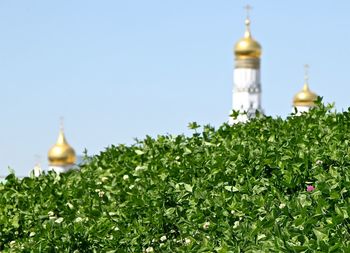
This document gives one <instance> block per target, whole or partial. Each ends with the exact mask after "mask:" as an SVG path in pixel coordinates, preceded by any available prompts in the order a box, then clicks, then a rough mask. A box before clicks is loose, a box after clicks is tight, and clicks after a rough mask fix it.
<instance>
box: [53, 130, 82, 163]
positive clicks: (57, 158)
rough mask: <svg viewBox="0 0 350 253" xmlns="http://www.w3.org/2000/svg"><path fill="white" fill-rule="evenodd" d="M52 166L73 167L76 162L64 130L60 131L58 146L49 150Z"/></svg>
mask: <svg viewBox="0 0 350 253" xmlns="http://www.w3.org/2000/svg"><path fill="white" fill-rule="evenodd" d="M48 159H49V162H50V165H54V166H65V165H72V164H74V163H75V161H76V155H75V151H74V149H73V148H72V147H71V146H70V145H69V144H68V143H67V140H66V138H65V136H64V133H63V130H62V129H61V130H60V133H59V135H58V139H57V142H56V144H55V145H54V146H53V147H52V148H51V149H50V150H49V154H48Z"/></svg>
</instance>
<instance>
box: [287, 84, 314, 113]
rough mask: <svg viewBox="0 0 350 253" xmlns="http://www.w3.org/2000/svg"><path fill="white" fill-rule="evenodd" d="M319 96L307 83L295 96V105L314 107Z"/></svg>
mask: <svg viewBox="0 0 350 253" xmlns="http://www.w3.org/2000/svg"><path fill="white" fill-rule="evenodd" d="M317 97H318V96H317V94H315V93H313V92H312V91H311V90H310V89H309V85H308V84H307V83H305V84H304V87H303V89H302V90H301V91H300V92H298V93H297V94H296V95H295V96H294V99H293V105H294V106H308V107H312V106H315V101H316V100H317Z"/></svg>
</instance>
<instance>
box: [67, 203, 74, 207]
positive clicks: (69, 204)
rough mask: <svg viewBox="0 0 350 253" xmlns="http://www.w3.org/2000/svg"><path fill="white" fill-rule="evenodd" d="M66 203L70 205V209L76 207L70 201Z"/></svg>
mask: <svg viewBox="0 0 350 253" xmlns="http://www.w3.org/2000/svg"><path fill="white" fill-rule="evenodd" d="M66 205H67V206H68V207H69V209H73V208H74V206H73V205H72V204H71V203H69V202H68V203H67V204H66Z"/></svg>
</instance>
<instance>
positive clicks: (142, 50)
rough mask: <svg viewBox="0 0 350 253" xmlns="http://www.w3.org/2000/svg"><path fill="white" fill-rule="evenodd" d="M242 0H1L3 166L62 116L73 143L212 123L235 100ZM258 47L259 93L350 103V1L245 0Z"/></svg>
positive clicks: (54, 129) (29, 163)
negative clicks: (307, 91) (305, 90)
mask: <svg viewBox="0 0 350 253" xmlns="http://www.w3.org/2000/svg"><path fill="white" fill-rule="evenodd" d="M246 4H247V2H246V1H240V0H219V1H212V0H190V1H189V0H176V1H164V0H148V1H144V0H130V1H117V0H99V1H97V0H94V1H93V0H74V1H71V0H60V1H47V0H30V1H28V0H11V1H1V2H0V87H1V89H0V112H1V125H0V128H1V131H0V174H1V175H4V174H7V171H8V170H7V168H8V166H10V167H12V168H13V169H15V170H16V172H17V174H19V175H26V174H27V173H28V171H29V170H30V169H32V167H33V166H34V164H35V162H36V158H35V155H39V156H41V163H42V166H43V167H46V166H47V162H46V159H47V157H46V156H47V151H48V149H49V148H50V147H51V146H52V145H53V144H54V143H55V141H56V137H57V134H58V129H59V118H60V116H63V117H64V118H65V129H66V136H67V138H68V141H69V142H70V144H71V145H72V146H73V147H74V148H75V149H76V151H77V153H82V151H83V150H84V148H86V149H87V150H88V153H89V154H96V153H98V152H100V151H102V150H103V149H104V148H105V147H107V146H109V145H111V144H118V143H128V144H130V143H133V138H135V137H137V138H142V137H144V136H145V135H146V134H149V135H151V136H156V135H157V134H166V133H171V134H179V133H188V131H187V124H188V123H189V122H191V121H197V122H198V123H200V124H211V125H214V126H219V125H220V124H221V123H222V122H224V121H226V120H227V117H228V112H229V111H230V108H231V102H232V101H231V99H232V98H231V90H232V68H233V54H232V47H233V45H234V43H235V42H236V41H237V40H238V39H239V38H240V37H242V35H243V31H244V18H245V11H244V9H243V7H244V6H245V5H246ZM249 4H250V5H252V6H253V10H252V12H251V19H252V33H253V36H254V37H255V38H256V39H257V40H258V41H259V42H260V43H261V45H262V47H263V57H262V89H263V97H262V99H263V100H262V103H263V107H264V109H265V112H266V113H267V114H270V115H281V116H286V115H287V114H288V113H289V112H290V110H291V100H292V97H293V95H294V94H295V93H296V92H297V91H299V90H300V89H301V87H302V84H303V65H304V64H305V63H308V64H309V65H310V66H311V68H310V86H311V89H312V90H314V91H315V92H317V93H318V94H320V95H323V96H324V99H325V101H327V102H333V101H334V102H336V107H337V108H338V110H341V109H342V108H347V107H348V106H349V105H350V100H349V95H348V94H349V93H350V75H349V74H348V73H349V70H348V69H349V58H350V31H349V29H348V28H349V27H350V17H349V10H350V2H349V1H345V0H342V1H316V0H310V1H305V0H294V1H272V0H265V1H257V0H256V1H250V2H249Z"/></svg>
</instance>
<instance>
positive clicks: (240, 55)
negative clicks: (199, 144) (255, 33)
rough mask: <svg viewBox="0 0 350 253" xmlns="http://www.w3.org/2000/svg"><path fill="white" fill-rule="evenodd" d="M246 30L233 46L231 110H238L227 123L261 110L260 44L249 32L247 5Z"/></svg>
mask: <svg viewBox="0 0 350 253" xmlns="http://www.w3.org/2000/svg"><path fill="white" fill-rule="evenodd" d="M246 9H247V18H246V20H245V25H246V30H245V33H244V37H243V38H242V39H240V40H239V41H238V42H237V43H236V45H235V48H234V54H235V67H234V71H233V102H232V110H233V111H237V112H239V114H238V116H237V118H233V117H230V119H229V123H230V124H234V123H238V122H246V121H247V120H249V119H250V118H253V117H255V114H256V111H260V112H262V111H263V110H262V107H261V83H260V56H261V52H262V50H261V46H260V44H259V42H257V41H256V40H254V39H253V37H252V35H251V32H250V18H249V11H250V9H251V7H250V6H249V5H248V6H247V7H246Z"/></svg>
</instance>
